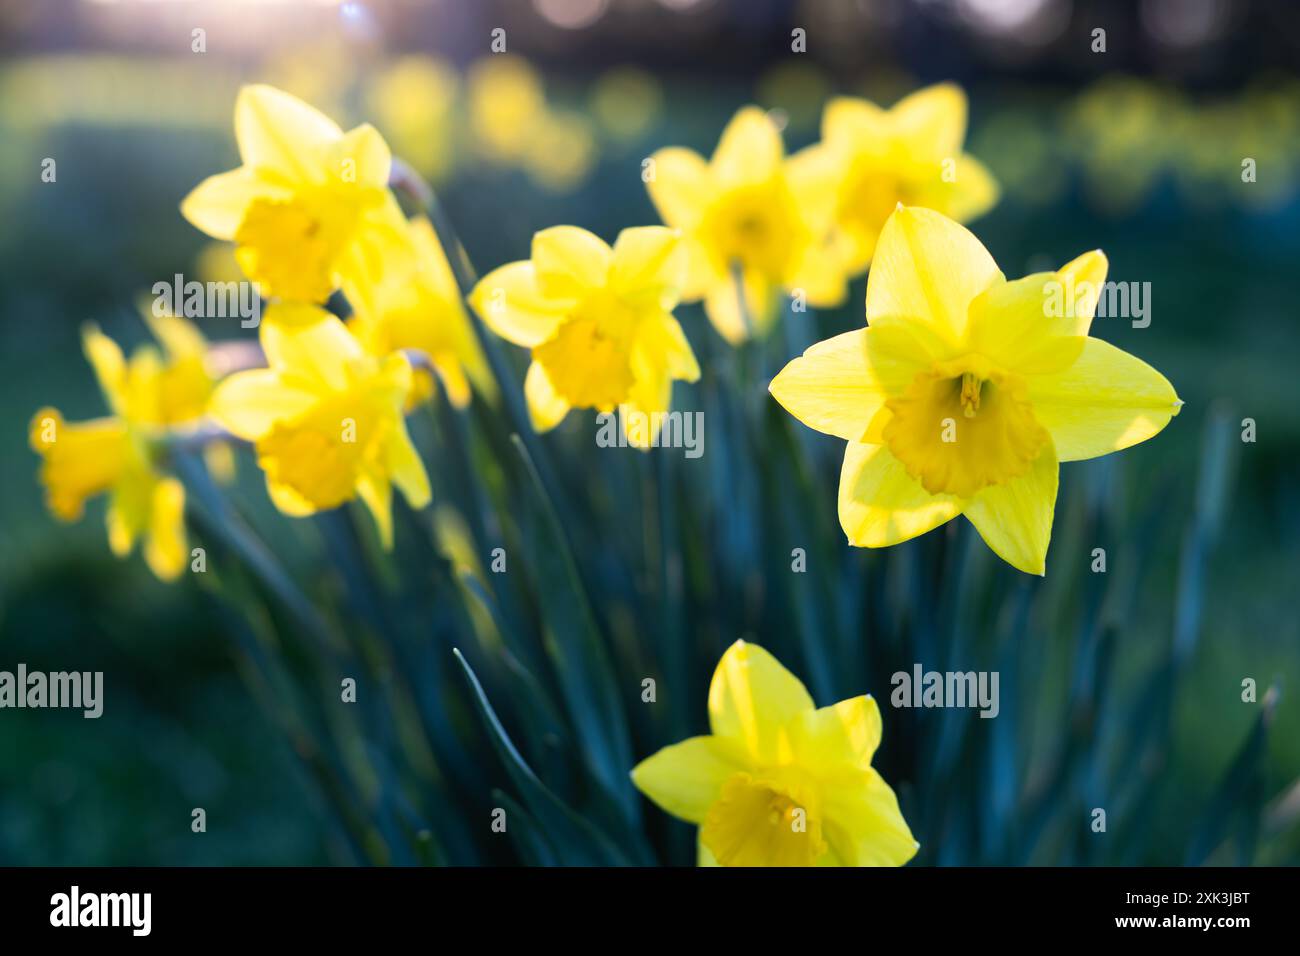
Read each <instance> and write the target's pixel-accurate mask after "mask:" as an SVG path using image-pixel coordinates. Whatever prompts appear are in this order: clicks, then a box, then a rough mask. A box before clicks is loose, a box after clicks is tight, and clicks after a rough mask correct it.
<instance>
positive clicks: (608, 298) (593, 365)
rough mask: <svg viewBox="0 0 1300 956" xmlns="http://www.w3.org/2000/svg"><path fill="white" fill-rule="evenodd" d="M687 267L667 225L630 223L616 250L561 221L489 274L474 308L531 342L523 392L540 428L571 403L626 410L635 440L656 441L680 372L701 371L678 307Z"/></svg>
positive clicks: (690, 376) (518, 339) (691, 375)
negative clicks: (526, 256)
mask: <svg viewBox="0 0 1300 956" xmlns="http://www.w3.org/2000/svg"><path fill="white" fill-rule="evenodd" d="M686 268H687V263H686V249H685V247H684V246H683V244H682V242H681V240H680V237H679V236H678V235H677V233H675V232H673V231H672V230H670V229H665V228H663V227H662V226H642V227H638V228H634V229H624V230H623V231H622V232H621V233H619V236H618V239H617V240H616V241H615V242H614V247H613V248H612V249H611V248H610V247H609V246H608V245H606V244H605V243H604V242H603V241H602V240H601V239H600V238H598V237H597V236H594V235H592V234H591V233H589V232H587V231H586V230H584V229H578V228H576V227H574V226H555V227H553V228H551V229H546V230H543V231H542V232H539V233H537V235H536V236H534V237H533V247H532V258H531V259H530V260H526V261H523V262H512V263H510V264H509V265H505V266H502V267H501V268H499V269H496V270H494V271H493V272H491V273H489V274H488V275H487V276H484V278H483V280H482V281H481V282H479V284H478V285H477V286H476V287H475V289H474V292H473V293H472V295H471V296H470V303H471V304H472V305H473V306H474V309H475V311H477V312H478V313H479V315H481V316H482V317H483V321H484V322H486V323H487V325H488V326H489V327H490V328H491V329H492V330H493V331H494V332H496V333H497V334H498V335H500V336H501V337H502V338H505V339H507V340H508V341H510V342H513V343H514V344H516V345H522V346H524V347H526V348H529V349H531V350H532V356H533V362H532V365H531V366H530V367H529V369H528V376H527V378H526V379H525V381H524V393H525V396H526V398H527V400H528V410H529V414H530V417H531V418H532V423H533V427H534V428H536V429H537V430H538V431H545V430H547V429H549V428H553V427H554V426H556V425H557V424H559V423H560V421H561V419H563V418H564V416H565V415H566V414H568V411H569V409H570V408H594V409H597V410H598V411H600V412H604V413H608V412H613V411H614V410H615V409H619V410H620V413H621V414H620V416H619V417H620V419H621V421H622V424H623V428H624V431H625V433H626V434H627V438H628V442H629V444H633V445H636V446H638V447H642V448H645V447H648V446H649V445H650V444H652V443H653V442H654V440H655V437H656V431H655V429H657V428H658V426H659V424H660V422H661V420H662V415H661V413H663V412H667V411H668V408H669V405H670V401H671V398H672V383H673V381H674V380H675V379H683V380H685V381H688V382H693V381H695V380H696V379H698V378H699V376H700V368H699V365H698V364H697V363H696V361H695V353H694V352H693V351H692V350H691V346H690V343H689V342H687V340H686V336H685V334H684V333H683V332H682V327H681V325H679V324H678V322H677V319H676V318H674V317H673V314H672V310H673V308H674V307H675V306H676V305H677V301H678V298H679V296H680V294H681V287H682V282H683V278H684V275H685V272H686ZM624 413H625V414H624ZM646 423H648V425H649V427H645V425H646Z"/></svg>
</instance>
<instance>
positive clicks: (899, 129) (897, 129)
mask: <svg viewBox="0 0 1300 956" xmlns="http://www.w3.org/2000/svg"><path fill="white" fill-rule="evenodd" d="M889 119H890V123H891V125H892V126H893V129H894V133H895V135H897V136H898V137H899V139H901V140H902V142H903V144H904V145H905V147H906V149H907V152H908V154H909V155H910V156H912V157H923V158H926V159H934V160H943V159H949V158H955V157H956V156H957V155H959V154H960V153H961V144H962V140H964V139H965V138H966V94H965V93H963V92H962V90H961V87H959V86H957V85H956V84H953V83H938V84H935V85H934V86H927V87H926V88H925V89H923V90H917V91H916V92H915V93H910V94H908V95H907V96H905V97H903V98H902V99H901V100H899V101H898V102H897V103H896V104H894V107H893V108H892V109H891V110H890V111H889Z"/></svg>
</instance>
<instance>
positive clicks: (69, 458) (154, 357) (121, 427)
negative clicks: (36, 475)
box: [29, 319, 211, 580]
mask: <svg viewBox="0 0 1300 956" xmlns="http://www.w3.org/2000/svg"><path fill="white" fill-rule="evenodd" d="M175 323H180V324H179V325H177V324H172V323H167V322H161V321H160V322H158V323H155V325H154V328H155V331H156V332H158V333H159V334H160V338H161V339H162V341H163V342H164V347H165V349H166V352H167V357H166V358H164V357H163V356H161V355H160V354H159V353H158V351H157V349H154V348H152V347H145V348H141V349H139V350H137V351H136V352H135V353H134V354H133V355H132V357H131V360H130V362H127V360H126V359H125V358H124V357H123V355H122V351H121V349H120V348H118V346H117V343H115V342H114V341H113V340H112V339H110V338H108V337H107V336H106V335H104V334H103V333H102V332H100V331H99V330H98V329H97V328H95V327H94V326H88V327H87V329H86V330H85V332H84V333H83V336H82V341H83V345H84V348H85V352H86V357H87V359H88V360H89V361H90V363H91V365H92V367H93V368H94V370H95V374H96V376H97V378H98V379H99V385H100V388H101V390H102V391H103V393H104V398H105V400H106V401H107V403H108V405H109V408H110V409H111V411H112V415H111V416H108V417H105V418H99V419H95V420H92V421H88V422H75V423H73V422H67V421H65V420H64V419H63V416H62V415H61V414H60V413H59V411H58V410H57V409H54V408H43V409H41V410H40V411H38V412H37V413H36V414H35V415H34V416H33V418H32V421H31V425H30V428H29V440H30V443H31V446H32V449H33V450H34V451H36V452H37V453H38V454H39V455H40V456H41V458H42V464H41V470H40V481H41V484H42V485H44V486H45V497H46V504H47V505H48V507H49V509H50V511H51V512H52V513H53V514H54V515H55V517H57V518H59V519H60V520H62V521H76V520H77V519H79V518H80V517H81V515H82V513H83V510H84V507H85V502H86V500H87V499H89V498H92V497H95V496H96V495H100V494H108V495H109V496H110V500H109V505H108V517H107V523H108V541H109V547H110V548H111V549H112V551H113V553H114V554H116V555H117V556H118V557H125V556H126V555H128V554H130V553H131V550H132V549H133V548H134V547H135V543H136V541H137V540H139V539H141V538H143V539H144V557H145V562H146V563H147V564H148V566H149V569H150V570H151V571H153V573H154V574H155V575H157V576H158V577H159V578H161V579H162V580H171V579H173V578H176V577H177V576H178V575H179V574H180V573H181V571H182V570H184V568H185V562H186V560H187V558H188V554H189V552H188V547H187V545H186V535H185V523H184V511H185V489H184V487H183V486H182V485H181V483H180V482H179V481H177V480H176V479H175V478H173V477H170V476H168V475H165V474H163V473H162V472H161V471H160V470H159V468H158V467H157V464H156V455H157V448H158V440H159V439H160V438H161V437H162V435H163V434H164V432H165V429H166V427H167V426H170V425H173V424H178V423H182V422H184V423H192V422H196V421H197V418H198V416H199V415H201V414H202V402H203V401H206V398H207V395H206V391H205V389H209V390H210V388H211V381H210V380H209V379H207V378H206V372H205V371H204V370H202V369H201V368H197V367H195V366H194V365H193V364H192V362H191V360H193V361H198V362H200V364H201V355H195V354H192V353H190V352H189V346H191V345H193V346H196V347H197V348H199V349H200V352H201V350H202V340H201V339H199V340H198V342H197V343H196V342H194V341H193V340H192V339H189V332H193V334H194V335H197V334H198V333H197V331H194V330H193V327H192V326H189V325H188V323H185V322H184V320H181V319H176V320H175ZM186 327H187V328H188V331H187V328H186ZM182 338H184V339H186V340H187V341H186V342H185V344H184V347H182V343H181V342H180V340H181V339H182ZM178 349H180V351H179V352H178V351H177V350H178ZM205 382H206V385H205ZM200 394H201V395H202V398H201V399H200V398H199V397H198V396H199V395H200Z"/></svg>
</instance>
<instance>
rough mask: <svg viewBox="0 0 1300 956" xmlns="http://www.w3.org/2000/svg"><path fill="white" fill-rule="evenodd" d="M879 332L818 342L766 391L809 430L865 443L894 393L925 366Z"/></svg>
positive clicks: (857, 331) (861, 332) (864, 331)
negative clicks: (894, 349)
mask: <svg viewBox="0 0 1300 956" xmlns="http://www.w3.org/2000/svg"><path fill="white" fill-rule="evenodd" d="M881 341H882V338H881V336H880V335H879V334H878V332H877V330H872V329H855V330H853V331H852V332H845V333H843V334H842V335H837V336H835V337H834V338H830V339H826V340H825V341H823V342H818V343H817V344H816V345H813V346H812V347H810V348H809V349H808V350H807V351H806V352H804V353H803V355H802V356H800V357H799V358H795V359H792V360H791V361H790V363H789V364H788V365H786V367H785V368H783V369H782V370H781V371H780V373H779V374H778V375H777V376H776V378H774V379H772V384H771V385H769V386H768V391H770V392H771V393H772V397H773V398H775V399H776V400H777V401H778V402H780V403H781V405H782V406H783V407H784V408H785V409H786V411H788V412H789V413H790V414H791V415H793V416H794V417H795V418H797V419H799V421H801V422H803V423H804V424H805V425H807V426H808V427H809V428H815V429H817V430H818V431H819V432H825V433H826V434H828V435H838V436H839V437H840V438H844V439H847V440H848V441H853V442H857V441H862V440H863V437H864V436H865V435H866V432H867V426H868V425H869V424H871V420H872V418H873V417H875V415H876V413H877V412H879V411H880V409H881V408H883V407H884V403H885V400H886V399H887V398H888V397H889V395H890V394H891V393H895V392H898V391H901V390H902V389H904V388H906V387H907V384H908V382H910V381H911V380H912V377H913V376H914V375H915V374H916V372H917V371H919V370H920V368H921V366H919V365H916V364H914V363H913V362H911V361H909V360H908V359H906V358H899V357H897V356H896V355H892V354H891V353H889V352H888V351H887V350H886V349H882V348H879V347H876V348H871V347H870V345H871V344H872V343H876V344H878V343H880V342H881Z"/></svg>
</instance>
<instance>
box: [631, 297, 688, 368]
mask: <svg viewBox="0 0 1300 956" xmlns="http://www.w3.org/2000/svg"><path fill="white" fill-rule="evenodd" d="M638 334H639V336H641V337H642V338H643V339H645V340H646V343H645V346H646V348H648V349H651V350H653V351H654V352H655V353H656V354H658V355H661V356H662V357H663V358H662V362H663V367H664V369H665V370H666V371H667V373H668V375H669V377H670V378H674V379H684V380H685V381H688V382H695V381H698V380H699V377H700V365H699V362H698V361H696V358H695V350H694V349H692V348H691V343H690V342H689V341H688V340H687V338H686V333H685V332H684V331H682V324H681V323H680V322H678V321H677V319H676V318H675V317H674V316H672V315H671V314H669V313H667V312H661V313H658V314H657V315H651V316H649V317H647V318H645V319H643V320H642V324H641V327H640V330H639V332H638Z"/></svg>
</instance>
